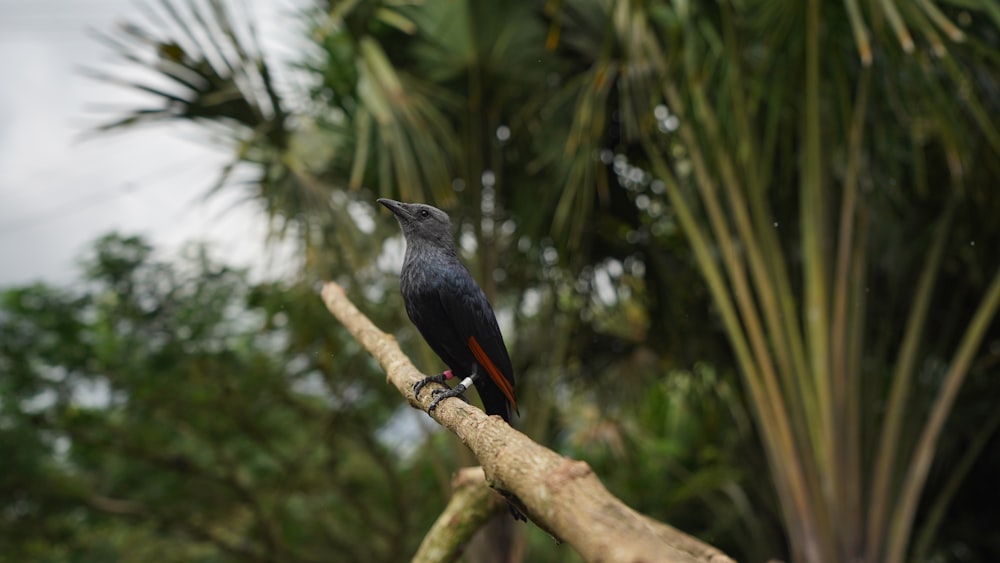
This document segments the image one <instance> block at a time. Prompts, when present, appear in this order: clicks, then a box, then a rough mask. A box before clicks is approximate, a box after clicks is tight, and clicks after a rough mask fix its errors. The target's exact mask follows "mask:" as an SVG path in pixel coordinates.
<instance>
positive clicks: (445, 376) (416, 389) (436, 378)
mask: <svg viewBox="0 0 1000 563" xmlns="http://www.w3.org/2000/svg"><path fill="white" fill-rule="evenodd" d="M453 377H455V375H454V374H452V373H451V370H450V369H446V370H444V373H439V374H437V375H430V376H427V377H425V378H423V379H421V380H420V381H418V382H416V383H415V384H413V395H414V396H415V397H419V396H420V390H421V389H423V388H424V386H425V385H427V384H428V383H440V384H441V385H444V382H445V381H448V380H449V379H451V378H453Z"/></svg>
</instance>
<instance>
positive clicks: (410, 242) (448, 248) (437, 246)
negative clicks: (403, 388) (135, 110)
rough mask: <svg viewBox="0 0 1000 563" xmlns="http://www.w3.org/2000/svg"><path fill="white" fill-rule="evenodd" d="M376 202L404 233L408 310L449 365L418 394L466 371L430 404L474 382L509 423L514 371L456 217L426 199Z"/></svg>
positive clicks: (404, 285) (420, 385) (404, 289)
mask: <svg viewBox="0 0 1000 563" xmlns="http://www.w3.org/2000/svg"><path fill="white" fill-rule="evenodd" d="M378 202H379V203H381V204H382V205H384V206H385V207H387V208H388V209H389V211H392V212H393V214H394V215H395V216H396V220H398V221H399V226H400V227H402V229H403V236H404V237H405V238H406V256H405V258H404V259H403V272H402V274H401V275H400V283H399V288H400V292H401V293H402V294H403V302H404V303H405V304H406V313H407V315H409V317H410V320H411V321H413V324H414V325H416V327H417V329H418V330H419V331H420V334H421V335H423V337H424V340H426V341H427V344H429V345H430V347H431V349H433V350H434V352H435V353H436V354H437V355H438V356H440V357H441V359H442V360H444V363H445V364H446V365H447V366H448V368H449V369H448V370H446V371H445V372H444V373H441V374H438V375H432V376H430V377H427V378H424V379H422V380H421V381H419V382H418V383H417V384H416V385H415V386H414V388H413V391H414V393H416V394H418V395H419V393H420V389H422V388H423V387H424V386H425V385H427V384H428V383H431V382H435V383H442V384H443V383H444V382H445V381H446V380H448V379H451V378H452V377H455V376H459V377H462V376H464V377H465V379H463V380H462V382H461V383H459V384H458V385H457V386H455V387H454V388H452V389H447V390H446V389H435V390H434V391H433V394H434V396H435V397H434V401H433V402H431V405H430V408H429V410H434V408H435V407H436V406H437V404H438V403H440V402H441V401H442V400H443V399H446V398H448V397H458V396H461V395H462V393H463V392H465V390H466V389H468V388H469V386H470V385H472V384H473V383H475V385H476V390H477V391H478V392H479V396H480V398H482V400H483V406H484V407H485V409H486V414H491V415H492V414H498V415H500V416H501V417H502V418H503V419H504V420H505V421H507V423H508V424H509V423H510V411H511V407H513V409H514V411H515V412H517V400H516V399H515V397H514V369H513V368H512V367H511V364H510V356H508V355H507V347H506V346H505V345H504V342H503V336H502V335H501V334H500V327H499V326H497V319H496V315H495V314H494V313H493V308H492V307H490V303H489V301H487V300H486V294H484V293H483V290H482V288H480V287H479V284H477V283H476V281H475V280H474V279H472V275H471V274H470V273H469V270H468V269H467V268H466V267H465V265H464V264H462V262H461V261H460V260H459V259H458V253H457V251H456V249H455V239H454V238H453V235H452V228H451V220H449V219H448V215H447V214H446V213H445V212H444V211H441V210H440V209H438V208H436V207H431V206H430V205H424V204H422V203H402V202H399V201H394V200H391V199H385V198H382V199H379V200H378Z"/></svg>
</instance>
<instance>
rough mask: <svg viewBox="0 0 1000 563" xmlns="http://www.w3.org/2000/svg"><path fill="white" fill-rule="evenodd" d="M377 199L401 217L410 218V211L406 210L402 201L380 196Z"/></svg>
mask: <svg viewBox="0 0 1000 563" xmlns="http://www.w3.org/2000/svg"><path fill="white" fill-rule="evenodd" d="M376 201H378V202H379V203H381V204H382V205H384V206H385V208H386V209H388V210H389V211H392V214H393V215H395V216H396V217H397V218H399V219H409V218H410V213H409V212H408V211H407V210H406V207H404V205H403V203H402V202H399V201H396V200H394V199H389V198H385V197H380V198H378V199H377V200H376Z"/></svg>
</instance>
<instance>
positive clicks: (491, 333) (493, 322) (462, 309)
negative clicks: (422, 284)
mask: <svg viewBox="0 0 1000 563" xmlns="http://www.w3.org/2000/svg"><path fill="white" fill-rule="evenodd" d="M460 268H461V270H460V271H458V270H457V269H456V271H455V272H453V273H452V275H449V276H445V279H446V280H447V282H446V283H444V284H442V285H441V286H440V294H439V297H440V299H441V304H442V306H443V307H444V310H445V311H446V313H447V315H448V318H449V319H450V320H451V322H452V325H453V326H454V327H455V329H456V330H457V332H458V333H459V335H460V336H461V338H462V340H463V343H464V344H465V345H466V346H468V348H469V350H470V351H471V352H472V355H473V356H474V357H475V358H476V361H477V362H479V365H481V366H483V368H484V369H485V370H486V374H487V375H488V376H489V378H490V380H491V381H493V383H494V384H495V385H496V387H497V388H498V389H499V390H500V391H501V392H502V393H503V396H504V397H506V399H507V401H508V402H509V403H510V405H511V406H512V407H514V411H515V412H518V409H517V399H516V398H515V396H514V368H513V367H512V366H511V362H510V356H509V355H508V354H507V347H506V346H504V343H503V336H502V335H501V334H500V327H499V326H498V325H497V319H496V315H495V314H494V313H493V308H492V307H490V304H489V301H487V300H486V295H485V294H484V293H483V290H482V289H481V288H480V287H479V285H478V284H477V283H476V282H475V280H473V279H472V275H471V274H469V271H468V270H466V269H465V267H464V266H460Z"/></svg>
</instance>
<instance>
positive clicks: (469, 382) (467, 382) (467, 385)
mask: <svg viewBox="0 0 1000 563" xmlns="http://www.w3.org/2000/svg"><path fill="white" fill-rule="evenodd" d="M462 386H463V387H465V388H466V389H469V388H471V387H472V378H471V377H466V378H465V379H463V380H462Z"/></svg>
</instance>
